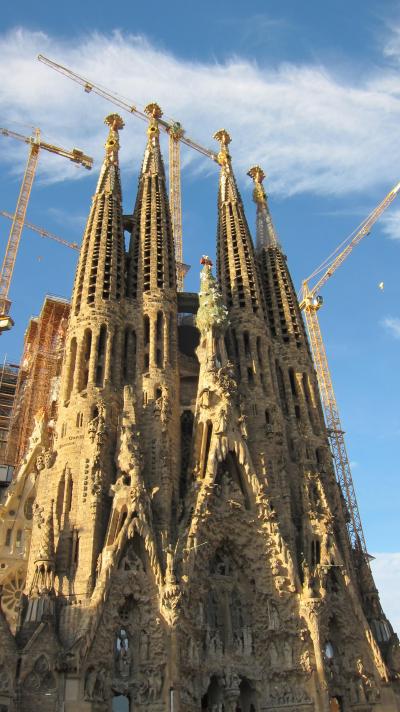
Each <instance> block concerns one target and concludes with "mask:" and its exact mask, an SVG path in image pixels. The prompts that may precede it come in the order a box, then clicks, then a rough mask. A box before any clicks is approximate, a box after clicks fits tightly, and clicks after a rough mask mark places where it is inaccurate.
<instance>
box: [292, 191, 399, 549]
mask: <svg viewBox="0 0 400 712" xmlns="http://www.w3.org/2000/svg"><path fill="white" fill-rule="evenodd" d="M399 192H400V183H397V184H396V185H395V186H394V188H392V190H391V191H390V192H389V193H388V194H387V195H386V196H385V198H384V199H383V200H382V202H381V203H379V205H378V206H377V207H376V208H375V209H374V210H373V211H372V212H371V213H370V214H369V215H368V217H367V218H366V219H365V220H364V222H363V223H361V225H360V226H359V228H358V229H357V230H356V231H355V232H354V233H352V235H350V237H349V238H348V239H347V240H345V242H344V243H342V244H341V245H340V246H339V247H338V248H337V249H336V250H335V251H334V253H333V254H332V255H331V256H330V257H329V258H328V259H327V260H326V261H325V262H324V263H323V266H322V268H318V269H317V270H315V271H314V273H313V274H312V275H311V276H310V277H308V279H306V280H304V282H303V284H302V299H301V301H300V309H302V311H303V312H304V316H305V321H306V325H307V330H308V334H309V339H310V347H311V352H312V356H313V359H314V365H315V370H316V374H317V379H318V385H319V390H320V394H321V401H322V406H323V410H324V414H325V421H326V425H327V430H328V435H329V440H330V444H331V450H332V456H333V461H334V465H335V471H336V477H337V480H338V482H339V485H340V487H341V491H342V493H343V497H344V499H345V502H346V506H347V511H348V522H347V528H348V534H349V538H350V542H351V546H352V548H353V551H354V552H355V553H356V554H357V553H359V554H362V555H363V558H364V559H365V560H366V562H367V563H368V562H369V557H368V552H367V546H366V543H365V537H364V532H363V528H362V523H361V517H360V511H359V508H358V503H357V497H356V493H355V489H354V483H353V478H352V474H351V468H350V461H349V457H348V454H347V450H346V443H345V439H344V430H343V428H342V424H341V421H340V415H339V409H338V405H337V401H336V396H335V391H334V388H333V383H332V378H331V375H330V371H329V366H328V359H327V356H326V350H325V345H324V342H323V338H322V334H321V329H320V325H319V320H318V315H317V313H318V310H319V309H320V308H321V306H322V304H323V299H322V297H321V296H320V295H319V291H320V289H321V288H322V287H323V286H324V284H326V282H327V281H328V279H330V278H331V277H332V275H333V274H334V273H335V272H336V270H337V269H338V268H339V267H340V265H342V264H343V262H344V260H345V259H347V257H348V256H349V255H350V253H351V252H352V250H353V249H354V247H356V245H358V244H359V243H360V242H361V240H362V239H363V238H364V237H365V236H366V235H368V234H369V233H370V230H371V228H372V226H373V225H374V223H375V222H376V221H377V220H378V218H379V217H380V216H381V215H382V213H383V212H384V211H385V210H386V208H388V207H389V205H390V204H391V203H392V202H393V200H394V199H395V198H396V196H397V195H398V193H399ZM346 243H347V244H346ZM343 245H345V247H343ZM324 268H326V269H325V271H324V273H323V275H322V276H321V277H320V279H319V280H318V282H317V283H316V284H315V286H314V287H312V288H310V287H309V281H310V279H312V278H313V277H314V276H315V275H316V274H319V273H320V272H321V271H322V270H323V269H324Z"/></svg>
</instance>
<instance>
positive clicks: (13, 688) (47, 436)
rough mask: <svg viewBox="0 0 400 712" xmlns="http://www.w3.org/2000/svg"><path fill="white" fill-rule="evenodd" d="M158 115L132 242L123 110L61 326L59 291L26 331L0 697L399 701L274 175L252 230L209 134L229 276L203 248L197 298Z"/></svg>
mask: <svg viewBox="0 0 400 712" xmlns="http://www.w3.org/2000/svg"><path fill="white" fill-rule="evenodd" d="M146 116H147V118H148V130H147V140H146V147H145V152H144V159H143V163H142V168H141V171H140V176H139V183H138V190H137V195H136V204H135V209H134V213H133V216H132V217H131V221H130V226H131V227H130V232H131V236H130V243H129V248H128V250H126V248H125V239H124V225H126V221H124V220H123V211H122V190H121V178H120V171H119V150H120V135H119V133H120V130H121V129H122V128H123V121H122V119H121V118H120V117H119V116H118V115H116V114H112V115H110V116H108V117H107V119H106V123H107V125H108V127H109V131H108V137H107V139H106V144H105V156H104V162H103V165H102V168H101V171H100V175H99V178H98V182H97V187H96V190H95V194H94V197H93V200H92V203H91V206H90V209H89V216H88V221H87V226H86V229H85V232H84V235H83V240H82V248H81V252H80V257H79V263H78V267H77V273H76V279H75V283H74V287H73V293H72V300H71V311H70V316H69V319H68V325H67V316H68V311H69V305H68V303H66V302H63V301H62V300H57V299H54V298H52V297H48V298H46V300H45V304H44V307H43V310H42V313H41V315H40V317H39V318H38V319H37V320H33V321H32V322H31V324H30V326H29V328H28V332H27V337H26V343H25V350H24V356H23V362H22V364H21V369H20V374H19V379H18V394H19V395H17V400H16V408H15V421H14V424H13V427H14V426H15V429H16V432H17V434H18V446H17V454H16V456H17V457H19V458H20V460H21V455H22V454H23V455H24V457H23V459H22V460H21V463H20V467H19V469H18V474H17V476H16V478H15V479H14V481H13V483H12V485H11V486H10V487H9V489H8V492H7V497H6V499H5V501H4V503H3V505H2V508H1V518H0V542H1V543H0V567H1V568H0V576H1V577H2V579H1V581H2V584H3V591H2V614H0V647H1V650H2V651H4V654H3V657H1V658H0V706H1V705H2V706H3V709H4V710H7V712H25V711H26V712H27V711H28V710H29V711H30V710H35V709H41V710H42V712H57V711H58V710H60V709H63V710H65V712H111V710H113V711H114V712H128V711H130V712H134V711H136V710H143V711H144V710H146V712H200V711H201V710H207V711H208V712H353V711H354V712H373V710H376V712H395V711H396V710H397V711H398V710H400V703H399V694H398V693H399V681H400V649H399V641H398V638H397V636H396V634H395V633H394V631H393V629H392V627H391V625H390V622H389V621H388V620H387V618H386V616H385V614H384V612H383V610H382V606H381V604H380V600H379V595H378V591H377V589H376V586H375V584H374V581H373V578H372V574H371V570H370V567H369V561H368V557H367V556H366V555H365V551H364V548H363V546H362V541H361V539H360V537H359V535H358V529H357V528H356V529H354V527H353V528H352V529H351V528H349V515H351V511H350V510H351V509H352V508H353V509H354V508H355V507H356V502H352V501H351V500H349V499H346V492H345V491H343V488H342V487H341V484H340V482H339V483H338V480H337V478H336V474H335V467H334V462H333V459H332V452H331V450H330V446H329V437H330V435H331V433H330V432H328V430H327V427H326V423H325V419H324V413H323V408H322V405H321V400H320V396H319V392H318V386H317V378H316V373H315V368H314V363H313V360H312V357H311V353H310V348H309V343H308V340H307V335H306V331H305V326H304V322H303V319H302V315H301V311H300V307H299V304H298V301H297V298H296V294H295V290H294V288H293V283H292V279H291V275H290V272H289V269H288V265H287V261H286V259H285V256H284V254H283V251H282V248H281V245H280V242H279V240H278V239H277V236H276V234H275V231H274V229H273V223H272V219H271V214H270V211H269V206H268V202H267V196H266V194H265V191H264V189H263V186H262V178H263V173H262V171H261V169H260V168H259V167H257V166H255V167H253V169H251V171H250V175H251V176H252V178H253V180H254V183H255V186H254V198H255V201H256V203H257V220H256V224H257V240H256V241H255V244H254V243H253V240H252V237H251V234H250V230H249V227H248V222H247V219H246V216H245V212H244V207H243V202H242V199H241V195H240V193H239V190H238V186H237V183H236V179H235V175H234V169H233V162H232V158H231V155H230V150H229V149H230V146H229V145H230V137H229V134H228V133H227V131H226V130H220V131H218V132H217V133H216V134H215V138H216V140H217V141H218V142H219V149H218V153H217V154H216V155H217V160H218V164H219V171H220V176H219V189H218V197H217V186H216V201H217V207H218V224H217V245H216V253H217V275H218V281H217V279H216V278H215V277H214V275H213V272H212V260H210V258H208V257H206V256H203V257H202V260H201V262H202V270H201V289H200V293H199V295H198V296H197V295H193V294H192V295H190V294H186V295H185V294H182V293H179V291H178V289H177V279H176V273H177V270H176V267H177V265H176V261H175V248H174V236H173V229H172V224H171V212H170V208H169V201H168V197H167V191H166V177H165V171H164V164H163V158H162V155H161V149H160V143H159V133H160V121H161V116H162V112H161V109H160V107H159V106H158V105H157V104H151V105H149V106H148V107H147V108H146ZM178 274H179V272H178ZM190 310H191V311H192V312H193V313H192V319H191V320H188V319H183V320H182V319H181V318H180V316H181V313H182V312H183V311H184V312H185V313H187V312H188V311H190ZM66 325H67V331H66V334H65V327H66ZM64 344H65V351H64ZM58 379H59V386H58ZM18 399H19V400H18ZM18 404H20V406H19V405H18ZM32 424H33V428H32ZM29 433H30V435H29ZM3 614H4V615H3Z"/></svg>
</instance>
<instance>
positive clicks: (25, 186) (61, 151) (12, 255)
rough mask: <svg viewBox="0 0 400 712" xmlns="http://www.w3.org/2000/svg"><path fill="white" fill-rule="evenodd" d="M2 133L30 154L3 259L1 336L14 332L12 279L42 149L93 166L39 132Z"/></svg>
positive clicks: (0, 131) (75, 151) (77, 152)
mask: <svg viewBox="0 0 400 712" xmlns="http://www.w3.org/2000/svg"><path fill="white" fill-rule="evenodd" d="M0 134H2V135H3V136H9V137H10V138H15V139H17V141H22V142H23V143H26V144H28V146H29V147H30V148H29V154H28V161H27V164H26V168H25V174H24V178H23V181H22V185H21V189H20V193H19V196H18V201H17V206H16V210H15V214H14V217H13V220H12V225H11V230H10V234H9V237H8V242H7V247H6V251H5V255H4V259H3V264H2V267H1V272H0V333H1V332H2V331H5V330H8V329H11V327H12V326H13V323H14V322H13V320H12V319H11V317H10V316H9V311H10V306H11V302H10V300H9V298H8V292H9V289H10V283H11V278H12V274H13V270H14V264H15V260H16V257H17V252H18V247H19V241H20V239H21V233H22V228H23V226H24V222H25V215H26V210H27V207H28V203H29V197H30V194H31V190H32V185H33V181H34V178H35V174H36V168H37V163H38V159H39V153H40V150H41V149H43V150H45V151H49V152H50V153H55V154H56V155H57V156H62V157H63V158H68V160H70V161H72V162H73V163H77V164H80V165H82V166H84V168H87V169H90V168H91V167H92V164H93V159H92V158H91V157H90V156H86V155H85V154H84V153H83V152H82V151H80V150H79V149H77V148H73V149H72V151H67V150H66V149H65V148H61V147H60V146H55V145H53V144H51V143H46V142H45V141H42V140H41V137H40V129H38V128H36V129H35V130H34V135H33V136H23V135H22V134H19V133H16V132H15V131H10V130H9V129H5V128H0Z"/></svg>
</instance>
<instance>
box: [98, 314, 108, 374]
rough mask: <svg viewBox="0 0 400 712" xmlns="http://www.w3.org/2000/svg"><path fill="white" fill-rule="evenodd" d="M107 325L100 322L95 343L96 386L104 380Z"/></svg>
mask: <svg viewBox="0 0 400 712" xmlns="http://www.w3.org/2000/svg"><path fill="white" fill-rule="evenodd" d="M106 342H107V327H106V326H105V325H104V324H102V325H101V328H100V334H99V340H98V344H97V361H96V386H98V387H101V386H102V385H103V381H104V359H105V353H106Z"/></svg>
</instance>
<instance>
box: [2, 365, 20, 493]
mask: <svg viewBox="0 0 400 712" xmlns="http://www.w3.org/2000/svg"><path fill="white" fill-rule="evenodd" d="M18 371H19V366H18V365H17V364H14V363H6V362H4V363H3V365H2V367H1V370H0V486H2V487H4V486H7V485H8V484H9V483H10V482H11V479H12V475H13V472H14V465H15V457H14V448H12V447H10V427H11V423H12V415H13V413H14V410H15V394H16V390H17V384H18Z"/></svg>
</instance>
